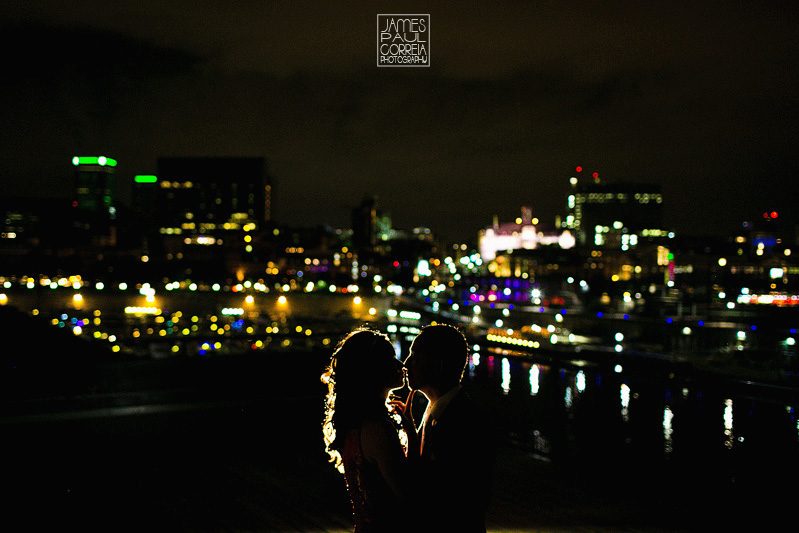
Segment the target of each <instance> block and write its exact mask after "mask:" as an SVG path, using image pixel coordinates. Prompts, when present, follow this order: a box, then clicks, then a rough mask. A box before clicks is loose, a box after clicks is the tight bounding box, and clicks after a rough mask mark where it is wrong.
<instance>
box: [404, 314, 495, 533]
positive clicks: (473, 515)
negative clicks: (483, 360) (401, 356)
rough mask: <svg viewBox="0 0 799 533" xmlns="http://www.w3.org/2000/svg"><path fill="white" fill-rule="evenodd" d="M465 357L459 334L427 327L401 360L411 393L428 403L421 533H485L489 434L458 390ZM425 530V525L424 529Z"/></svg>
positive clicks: (423, 437) (490, 457) (490, 454)
mask: <svg viewBox="0 0 799 533" xmlns="http://www.w3.org/2000/svg"><path fill="white" fill-rule="evenodd" d="M467 358H468V347H467V344H466V339H465V338H464V336H463V334H462V333H461V332H460V331H458V330H457V329H456V328H454V327H452V326H445V325H435V326H428V327H426V328H424V329H423V330H422V332H421V333H420V334H419V335H418V336H417V337H416V339H414V341H413V344H412V346H411V353H410V356H408V358H407V359H406V361H405V366H406V367H407V369H408V381H409V385H410V387H411V389H413V390H419V391H421V392H422V393H423V394H424V395H425V396H426V397H427V399H428V400H429V404H428V406H427V410H426V411H425V414H424V418H423V420H422V425H421V429H420V430H419V433H420V438H421V451H420V453H421V459H420V461H419V463H420V469H419V470H420V475H419V484H420V487H421V489H422V490H424V493H425V498H424V500H425V505H424V510H423V511H422V513H421V514H422V516H425V518H424V519H423V520H424V522H427V520H428V519H427V518H426V517H430V518H429V520H430V522H429V524H428V523H423V524H420V526H422V527H421V528H420V529H424V530H426V531H453V532H455V531H457V532H459V533H465V532H481V533H482V532H485V530H486V529H485V512H486V507H487V503H488V495H489V492H490V485H491V470H492V468H493V463H494V442H493V431H492V430H490V429H489V424H488V422H487V419H486V417H485V416H484V415H483V414H482V413H481V412H480V411H479V410H478V408H477V407H476V405H475V404H474V403H473V401H472V399H471V398H470V397H469V396H468V395H467V394H466V392H465V391H464V390H463V389H462V388H461V377H462V376H463V371H464V368H465V366H466V362H467ZM428 526H429V527H428Z"/></svg>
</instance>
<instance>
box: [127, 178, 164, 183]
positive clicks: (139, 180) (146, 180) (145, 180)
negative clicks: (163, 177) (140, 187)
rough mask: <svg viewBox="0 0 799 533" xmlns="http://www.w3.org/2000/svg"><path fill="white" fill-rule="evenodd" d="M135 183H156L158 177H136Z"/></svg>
mask: <svg viewBox="0 0 799 533" xmlns="http://www.w3.org/2000/svg"><path fill="white" fill-rule="evenodd" d="M133 181H135V182H136V183H156V182H157V181H158V176H134V177H133Z"/></svg>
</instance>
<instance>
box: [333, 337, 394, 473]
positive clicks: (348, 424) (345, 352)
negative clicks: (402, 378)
mask: <svg viewBox="0 0 799 533" xmlns="http://www.w3.org/2000/svg"><path fill="white" fill-rule="evenodd" d="M389 356H390V357H395V358H396V353H395V352H394V346H393V345H392V344H391V341H390V340H389V338H388V337H387V336H386V335H384V334H382V333H380V332H377V331H374V330H371V329H368V328H358V329H356V330H354V331H352V332H350V333H348V334H347V335H346V336H345V337H344V338H343V339H341V341H339V343H338V345H337V346H336V349H335V351H334V352H333V356H332V357H331V359H330V364H329V366H328V367H327V368H326V369H325V371H324V373H323V374H322V376H321V379H322V381H323V382H324V383H326V384H327V396H326V398H325V416H324V422H323V424H322V434H323V437H324V442H325V451H326V452H327V454H328V455H329V456H330V462H331V463H333V464H334V465H335V466H336V468H337V469H338V470H339V472H342V473H343V472H344V466H343V464H342V459H341V452H340V449H341V442H340V440H339V439H338V438H337V435H343V433H344V432H345V431H346V430H348V429H354V428H357V427H359V426H360V425H361V423H363V421H364V420H366V419H368V418H371V417H375V416H386V414H387V413H388V409H387V407H386V404H385V403H384V402H382V403H381V402H376V401H375V399H376V398H378V397H379V394H378V393H379V392H380V390H381V389H382V388H383V387H384V386H385V382H384V381H383V375H381V373H382V372H385V358H386V357H389Z"/></svg>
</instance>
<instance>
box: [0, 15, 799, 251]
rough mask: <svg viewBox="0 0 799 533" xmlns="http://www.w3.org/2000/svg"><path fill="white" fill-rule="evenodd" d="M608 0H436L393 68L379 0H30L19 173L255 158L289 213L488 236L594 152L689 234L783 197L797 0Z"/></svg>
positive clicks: (560, 189) (22, 34)
mask: <svg viewBox="0 0 799 533" xmlns="http://www.w3.org/2000/svg"><path fill="white" fill-rule="evenodd" d="M780 5H781V4H780ZM603 6H604V7H602V8H600V7H599V4H597V5H590V6H589V5H588V4H582V5H580V4H571V5H564V4H563V3H555V2H551V3H547V2H535V3H530V2H496V3H485V2H483V3H476V2H475V3H466V2H433V3H431V4H430V5H429V6H428V8H426V11H425V12H429V13H430V14H431V21H432V22H431V32H432V35H431V39H432V43H431V44H432V49H431V54H432V56H431V57H432V66H431V67H430V68H423V69H383V68H377V67H376V66H375V65H374V63H375V57H374V46H375V43H374V39H375V24H376V14H377V13H380V12H384V11H385V9H386V8H385V7H384V6H383V4H381V3H379V2H373V3H370V2H333V3H327V2H325V3H319V2H313V3H311V2H300V3H291V4H289V3H283V2H235V3H230V2H212V1H205V2H195V3H191V4H189V3H185V2H181V1H175V2H169V3H166V2H159V3H156V2H143V3H127V2H117V3H110V4H108V3H103V4H95V3H85V4H80V5H76V6H72V5H65V4H60V3H53V4H49V3H46V2H31V3H25V4H19V5H15V6H12V7H11V8H10V9H9V10H8V11H6V12H5V13H4V14H3V15H2V16H3V17H4V18H5V20H6V26H5V30H4V32H3V44H4V45H5V47H6V49H7V50H12V51H13V53H11V54H10V58H9V62H8V63H7V66H8V71H10V72H14V73H16V75H15V76H13V77H12V79H11V80H9V81H7V82H6V83H5V84H4V85H3V88H2V89H0V91H2V94H3V95H4V98H5V100H6V101H9V102H14V105H11V106H6V107H5V108H4V109H3V110H2V111H0V121H1V122H2V124H3V126H4V127H3V128H2V130H0V131H2V132H3V133H2V134H0V135H2V138H0V142H2V143H3V146H5V147H7V148H6V153H5V154H4V157H3V161H2V163H1V164H0V172H2V175H3V176H4V179H3V181H4V184H3V185H4V188H3V191H11V192H20V191H22V192H30V191H41V190H48V191H52V192H53V193H56V194H68V192H69V185H70V183H71V182H70V180H69V172H70V170H69V167H68V161H69V160H70V159H71V157H72V155H75V153H87V154H88V153H106V154H112V155H114V156H116V158H117V159H118V160H119V161H120V167H119V173H120V175H128V176H131V175H133V174H136V173H149V172H153V171H154V170H155V168H154V165H155V161H156V158H157V157H158V156H161V155H199V154H203V155H263V156H266V157H267V158H268V159H269V161H270V164H271V168H272V171H273V174H274V175H275V179H276V190H277V194H278V197H277V209H276V211H277V216H278V217H280V219H281V220H283V221H286V222H290V223H322V222H329V223H332V224H335V225H346V224H348V223H349V221H348V216H349V207H350V206H352V205H354V204H356V203H358V202H359V200H360V198H361V196H362V195H364V194H367V193H370V194H376V195H378V197H379V200H380V203H381V205H383V206H384V207H385V208H386V209H387V210H389V211H390V212H391V213H392V215H393V217H394V220H395V222H396V223H397V224H398V225H400V226H404V227H408V226H412V225H429V226H431V227H433V228H434V229H435V230H437V231H441V232H443V233H444V234H445V235H446V236H448V237H452V238H458V239H466V238H473V237H474V235H475V234H476V231H477V229H479V228H480V227H482V226H484V225H486V224H488V223H490V221H491V217H492V216H493V215H494V214H498V215H499V216H500V217H501V218H510V217H515V216H516V214H517V213H518V210H519V207H520V205H521V204H522V203H529V204H531V205H532V206H533V207H534V209H535V210H536V212H537V213H538V214H539V216H540V217H541V218H542V219H545V220H551V219H553V218H554V216H555V214H557V213H558V212H560V211H561V210H562V208H563V205H564V203H565V200H564V195H565V193H566V184H567V180H568V178H569V177H570V176H571V174H572V170H573V168H574V166H576V165H578V164H580V165H582V166H584V167H586V168H590V169H592V170H597V171H599V172H600V174H601V175H602V176H603V178H605V179H607V180H610V181H612V180H616V179H618V180H631V181H646V182H648V181H655V182H659V183H661V184H662V185H663V187H664V190H665V192H666V209H667V214H669V220H668V221H667V222H668V223H669V224H671V225H673V226H675V227H676V228H677V229H678V230H680V231H694V230H701V231H722V230H726V229H727V228H730V227H732V226H734V225H735V224H737V223H738V222H739V221H740V220H741V219H742V218H743V217H746V216H749V215H750V213H758V212H762V211H763V210H766V209H782V210H783V211H788V210H789V209H788V208H789V207H790V206H792V205H793V204H795V201H796V199H797V198H796V187H795V186H794V185H793V184H794V183H795V182H796V180H797V178H799V176H797V168H796V162H795V159H794V158H793V155H792V150H791V148H792V146H791V145H792V144H793V140H794V139H795V138H796V118H797V117H796V91H795V86H796V81H797V80H796V74H795V68H794V67H793V63H794V59H795V49H796V46H795V45H796V37H795V36H796V18H795V13H796V8H795V7H790V8H778V7H777V6H778V4H777V3H773V4H772V3H768V2H761V3H747V2H739V3H731V2H702V3H694V2H647V3H645V4H641V3H638V2H635V3H634V2H623V1H619V2H610V3H603ZM395 8H397V6H393V8H392V10H393V9H395ZM409 9H410V8H409ZM23 52H24V53H23ZM65 162H66V163H65ZM697 198H701V199H703V201H704V203H705V210H706V211H705V212H706V213H707V214H708V216H705V217H703V219H702V220H703V224H701V227H699V226H698V225H697V224H696V223H695V222H694V220H693V219H692V214H693V213H694V212H695V209H696V207H695V205H696V199H697Z"/></svg>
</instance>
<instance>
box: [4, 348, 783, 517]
mask: <svg viewBox="0 0 799 533" xmlns="http://www.w3.org/2000/svg"><path fill="white" fill-rule="evenodd" d="M298 356H299V355H297V354H293V355H292V354H283V355H276V356H274V357H273V359H271V360H270V359H269V358H268V357H266V356H264V358H262V359H260V360H258V361H257V362H256V363H253V360H252V359H240V360H234V359H231V360H228V361H223V360H217V361H207V362H205V363H202V364H199V365H198V364H192V365H183V364H181V363H179V362H170V361H167V362H159V363H152V362H150V363H136V364H115V365H110V366H107V367H104V368H102V369H101V371H100V374H99V375H98V376H99V377H97V380H96V381H95V382H94V383H95V385H93V387H94V388H93V390H92V391H91V392H89V393H84V394H65V395H60V396H57V397H55V398H53V399H50V400H45V399H42V398H35V397H31V398H28V399H25V400H16V399H15V400H13V401H11V400H9V401H6V402H5V403H4V406H3V411H2V413H0V435H2V441H3V452H2V453H3V456H2V457H3V458H2V472H1V473H0V474H1V475H0V479H2V482H3V487H4V493H5V494H6V496H4V497H3V500H2V501H3V504H2V510H3V513H2V518H0V520H1V521H2V522H0V523H2V526H1V527H2V529H3V530H4V531H52V530H65V529H66V530H70V529H72V530H77V531H173V532H267V531H281V532H282V531H286V532H289V531H293V532H296V531H351V519H350V510H349V503H348V501H347V498H346V494H345V487H344V483H343V480H342V478H341V477H340V476H339V475H338V473H337V472H335V470H334V469H333V468H332V467H331V466H330V465H329V464H327V462H326V456H325V454H324V452H323V449H322V443H321V438H320V431H319V421H320V416H321V403H322V394H323V389H322V387H321V384H319V382H318V371H319V364H318V362H314V363H313V364H303V365H297V364H295V362H292V360H291V357H298ZM270 357H271V356H270ZM112 389H113V390H112ZM628 466H629V465H628ZM634 466H635V465H634ZM704 468H706V465H701V464H697V465H695V469H693V471H692V472H686V474H689V475H686V476H675V475H673V474H674V473H673V472H670V473H668V474H669V475H666V476H664V474H667V473H666V472H664V471H663V467H662V466H661V467H658V468H653V467H648V466H647V465H637V467H634V468H629V467H627V468H618V469H617V468H616V467H615V466H614V465H612V464H591V465H563V464H554V463H548V462H542V461H540V460H537V459H535V458H534V457H533V456H532V455H530V454H529V453H528V452H527V451H525V450H523V449H520V448H518V447H515V446H513V445H512V444H510V443H503V445H502V448H501V450H500V454H499V459H498V463H497V465H496V475H495V482H494V487H493V492H494V498H493V501H492V504H491V508H490V512H489V516H488V527H489V531H519V532H522V531H540V532H556V531H709V530H718V529H722V528H726V527H729V526H731V525H744V524H749V525H751V526H754V527H756V528H757V529H758V530H770V529H771V527H770V526H771V525H773V524H776V523H780V522H781V521H782V519H783V518H784V516H781V515H783V514H784V515H786V516H787V513H788V512H789V507H787V505H786V504H787V503H790V502H791V501H793V500H795V496H796V491H795V488H793V487H791V486H789V487H787V488H784V489H780V490H775V488H774V487H773V486H770V484H769V480H770V479H771V476H770V475H769V473H764V474H763V476H762V479H756V480H754V481H753V480H748V481H747V484H746V486H745V487H744V488H743V489H742V490H738V488H737V487H736V485H735V483H728V482H727V481H720V480H718V479H716V478H714V476H713V473H712V472H711V471H708V473H707V475H704V473H703V469H704ZM664 479H670V480H671V481H664ZM683 479H684V480H685V481H684V482H683V481H681V480H683ZM760 489H762V490H760ZM775 495H778V496H779V497H780V498H782V499H781V500H780V501H779V502H778V501H775V500H774V496H775Z"/></svg>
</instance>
